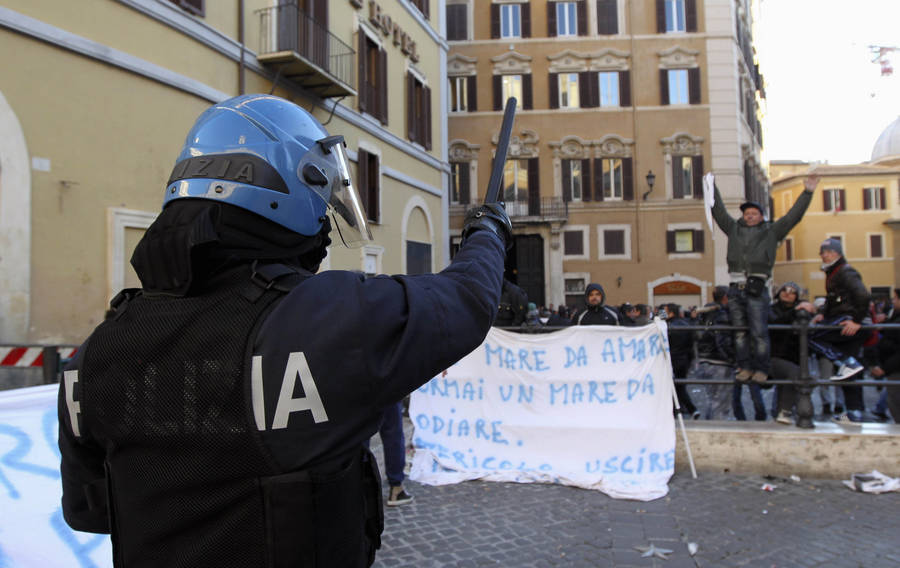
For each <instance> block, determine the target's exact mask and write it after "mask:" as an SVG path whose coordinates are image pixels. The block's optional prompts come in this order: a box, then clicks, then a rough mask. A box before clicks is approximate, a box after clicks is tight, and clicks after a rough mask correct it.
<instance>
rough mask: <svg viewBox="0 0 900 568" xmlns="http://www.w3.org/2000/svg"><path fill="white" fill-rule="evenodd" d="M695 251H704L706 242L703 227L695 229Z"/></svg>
mask: <svg viewBox="0 0 900 568" xmlns="http://www.w3.org/2000/svg"><path fill="white" fill-rule="evenodd" d="M693 241H694V252H703V249H704V245H705V243H704V242H703V229H697V230H695V231H694V239H693Z"/></svg>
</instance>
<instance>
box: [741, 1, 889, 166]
mask: <svg viewBox="0 0 900 568" xmlns="http://www.w3.org/2000/svg"><path fill="white" fill-rule="evenodd" d="M755 16H756V29H755V34H756V49H757V55H758V58H759V65H760V72H761V73H762V74H763V77H764V80H765V86H766V87H765V88H766V100H765V101H764V102H763V105H764V108H763V112H764V122H763V128H764V130H763V144H764V149H765V153H766V159H767V160H804V161H820V162H828V163H830V164H854V163H860V162H865V161H868V160H869V158H870V157H871V154H872V147H873V146H874V145H875V140H877V138H878V135H879V134H881V132H882V131H883V130H884V128H885V127H887V125H888V124H890V123H891V122H893V121H894V120H895V119H896V118H897V116H898V115H900V0H850V1H848V0H760V2H759V11H758V13H757V14H756V15H755ZM870 45H882V46H892V47H897V48H898V50H897V51H896V52H894V53H893V54H891V55H889V58H890V60H891V63H892V64H893V68H894V74H893V75H892V76H889V77H882V76H881V66H880V65H879V64H878V63H872V62H871V61H872V59H873V58H874V55H872V54H871V52H870V50H869V46H870Z"/></svg>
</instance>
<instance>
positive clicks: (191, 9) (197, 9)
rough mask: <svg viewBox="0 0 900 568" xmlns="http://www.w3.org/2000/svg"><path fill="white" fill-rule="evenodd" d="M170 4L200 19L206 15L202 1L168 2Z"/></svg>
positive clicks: (178, 0) (182, 0) (177, 0)
mask: <svg viewBox="0 0 900 568" xmlns="http://www.w3.org/2000/svg"><path fill="white" fill-rule="evenodd" d="M169 1H170V2H171V3H172V4H175V5H176V6H178V7H179V8H181V9H182V10H184V11H185V12H188V13H191V14H194V15H195V16H200V17H201V18H202V17H203V16H204V15H205V14H206V8H205V6H204V4H205V2H204V0H169Z"/></svg>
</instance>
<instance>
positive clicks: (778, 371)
mask: <svg viewBox="0 0 900 568" xmlns="http://www.w3.org/2000/svg"><path fill="white" fill-rule="evenodd" d="M772 378H774V379H799V378H800V367H799V366H798V365H797V364H796V363H793V362H791V361H788V360H787V359H781V358H779V357H772ZM775 389H776V396H775V398H776V400H777V401H778V408H777V410H779V411H785V412H788V413H790V412H792V411H793V409H794V405H795V404H796V402H797V387H796V386H794V385H778V386H777V387H775Z"/></svg>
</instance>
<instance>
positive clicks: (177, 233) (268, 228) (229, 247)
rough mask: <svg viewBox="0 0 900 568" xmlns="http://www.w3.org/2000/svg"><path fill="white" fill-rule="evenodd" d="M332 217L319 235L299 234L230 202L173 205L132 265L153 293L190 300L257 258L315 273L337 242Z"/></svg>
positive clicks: (151, 231)
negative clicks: (198, 288)
mask: <svg viewBox="0 0 900 568" xmlns="http://www.w3.org/2000/svg"><path fill="white" fill-rule="evenodd" d="M330 231H331V223H330V221H329V219H328V217H327V216H326V217H325V221H324V223H323V225H322V230H321V231H319V233H318V234H316V235H314V236H311V237H308V236H305V235H301V234H299V233H295V232H293V231H291V230H290V229H287V228H285V227H282V226H281V225H278V224H277V223H274V222H272V221H269V220H268V219H266V218H264V217H261V216H259V215H257V214H255V213H251V212H250V211H247V210H245V209H241V208H240V207H236V206H233V205H229V204H227V203H217V202H214V201H209V200H205V199H180V200H177V201H173V202H172V203H170V204H169V205H168V206H167V207H166V208H165V209H163V211H162V213H160V215H159V217H157V218H156V221H154V222H153V224H152V225H150V228H148V229H147V232H146V233H145V234H144V237H143V238H142V239H141V241H140V242H139V243H138V245H137V247H135V249H134V254H133V255H132V257H131V265H132V266H133V267H134V269H135V271H136V272H137V275H138V278H140V280H141V284H142V285H143V288H144V292H145V293H147V294H167V295H172V296H187V295H189V294H190V293H191V290H192V288H194V287H195V286H197V285H198V284H200V283H202V282H204V281H206V280H207V279H208V278H209V277H210V276H213V275H215V274H217V273H219V272H221V271H222V270H223V269H225V268H228V267H230V266H233V265H235V264H240V263H246V262H249V261H252V260H269V261H279V262H284V263H285V264H291V265H295V266H299V267H301V268H304V269H306V270H309V271H310V272H313V273H315V272H316V271H317V270H318V269H319V264H320V263H321V262H322V259H324V258H325V254H326V250H325V249H326V248H327V247H328V245H330V244H331V239H330V238H329V237H328V233H329V232H330Z"/></svg>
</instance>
